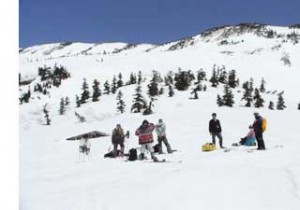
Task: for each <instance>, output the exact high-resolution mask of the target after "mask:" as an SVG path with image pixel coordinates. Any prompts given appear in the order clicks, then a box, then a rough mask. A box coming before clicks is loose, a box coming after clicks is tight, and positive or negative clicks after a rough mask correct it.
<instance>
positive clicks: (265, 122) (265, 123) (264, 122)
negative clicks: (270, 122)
mask: <svg viewBox="0 0 300 210" xmlns="http://www.w3.org/2000/svg"><path fill="white" fill-rule="evenodd" d="M261 129H262V132H265V131H266V130H267V119H266V118H263V119H262V124H261Z"/></svg>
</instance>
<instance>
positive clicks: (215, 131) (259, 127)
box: [209, 111, 266, 150]
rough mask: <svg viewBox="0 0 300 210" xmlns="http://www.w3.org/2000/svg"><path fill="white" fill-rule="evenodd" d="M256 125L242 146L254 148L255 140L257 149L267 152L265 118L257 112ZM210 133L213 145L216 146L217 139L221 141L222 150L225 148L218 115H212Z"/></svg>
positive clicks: (251, 128)
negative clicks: (264, 137) (264, 130)
mask: <svg viewBox="0 0 300 210" xmlns="http://www.w3.org/2000/svg"><path fill="white" fill-rule="evenodd" d="M254 118H255V120H254V123H253V124H252V125H250V126H249V129H250V130H249V133H248V134H247V136H246V137H244V138H241V141H240V144H241V145H246V146H253V145H254V144H253V143H254V142H255V139H256V141H257V149H258V150H265V149H266V147H265V142H264V139H263V118H262V116H260V114H259V113H258V112H257V111H255V112H254ZM209 133H210V134H211V136H212V143H213V144H216V137H217V138H218V139H219V146H220V148H222V149H223V148H224V146H223V137H222V127H221V123H220V120H218V119H217V114H216V113H213V114H212V119H211V120H210V121H209Z"/></svg>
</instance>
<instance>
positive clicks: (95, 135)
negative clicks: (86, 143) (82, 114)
mask: <svg viewBox="0 0 300 210" xmlns="http://www.w3.org/2000/svg"><path fill="white" fill-rule="evenodd" d="M104 136H109V135H108V134H106V133H103V132H100V131H91V132H87V133H83V134H80V135H77V136H73V137H70V138H67V140H79V139H82V138H89V139H92V138H99V137H104Z"/></svg>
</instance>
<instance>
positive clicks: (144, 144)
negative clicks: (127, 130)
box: [135, 120, 157, 161]
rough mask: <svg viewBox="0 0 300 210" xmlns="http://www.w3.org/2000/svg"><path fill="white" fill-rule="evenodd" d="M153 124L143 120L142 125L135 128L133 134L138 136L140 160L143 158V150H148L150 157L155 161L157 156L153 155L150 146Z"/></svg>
mask: <svg viewBox="0 0 300 210" xmlns="http://www.w3.org/2000/svg"><path fill="white" fill-rule="evenodd" d="M154 129H155V125H154V124H153V123H149V122H148V121H147V120H144V121H143V123H142V125H141V126H140V127H139V128H138V129H137V130H136V132H135V135H136V136H138V137H139V144H140V145H141V154H140V158H139V159H140V160H143V159H144V158H145V152H146V151H147V150H148V151H149V152H150V154H151V158H152V159H153V160H154V161H156V160H157V158H156V157H155V156H154V149H153V147H152V142H153V131H154Z"/></svg>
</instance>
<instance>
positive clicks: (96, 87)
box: [92, 79, 101, 101]
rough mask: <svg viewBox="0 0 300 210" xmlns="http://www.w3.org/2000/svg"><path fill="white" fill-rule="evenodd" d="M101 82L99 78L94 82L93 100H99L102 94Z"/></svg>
mask: <svg viewBox="0 0 300 210" xmlns="http://www.w3.org/2000/svg"><path fill="white" fill-rule="evenodd" d="M99 85H100V83H99V82H98V80H97V79H95V80H94V84H93V96H92V98H93V99H92V101H99V97H100V96H101V90H100V88H99Z"/></svg>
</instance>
